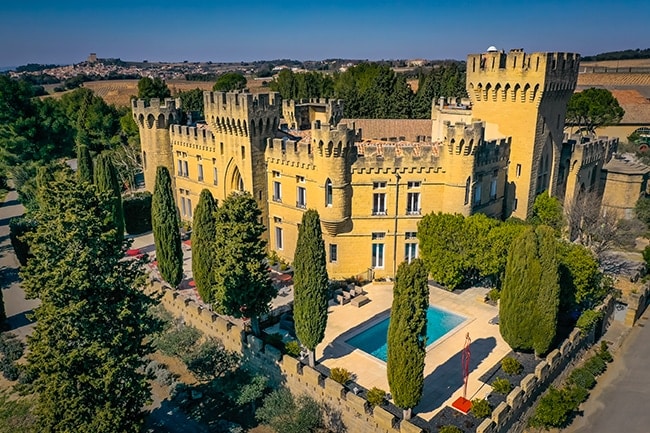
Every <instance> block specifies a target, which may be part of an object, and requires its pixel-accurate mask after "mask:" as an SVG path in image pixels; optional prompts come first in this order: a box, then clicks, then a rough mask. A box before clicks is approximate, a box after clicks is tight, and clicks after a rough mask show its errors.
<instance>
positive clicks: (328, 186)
mask: <svg viewBox="0 0 650 433" xmlns="http://www.w3.org/2000/svg"><path fill="white" fill-rule="evenodd" d="M332 199H333V190H332V181H331V180H329V179H327V182H326V183H325V206H328V207H329V206H332Z"/></svg>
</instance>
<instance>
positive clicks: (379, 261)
mask: <svg viewBox="0 0 650 433" xmlns="http://www.w3.org/2000/svg"><path fill="white" fill-rule="evenodd" d="M372 267H373V268H383V267H384V244H372Z"/></svg>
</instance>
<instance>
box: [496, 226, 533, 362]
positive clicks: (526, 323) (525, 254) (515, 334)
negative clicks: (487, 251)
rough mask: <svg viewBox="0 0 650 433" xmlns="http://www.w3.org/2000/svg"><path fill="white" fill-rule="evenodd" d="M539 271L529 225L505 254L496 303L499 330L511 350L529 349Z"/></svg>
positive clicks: (531, 344)
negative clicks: (498, 299) (501, 280)
mask: <svg viewBox="0 0 650 433" xmlns="http://www.w3.org/2000/svg"><path fill="white" fill-rule="evenodd" d="M541 273H542V269H541V265H540V263H539V260H538V257H537V239H536V236H535V231H534V229H533V228H532V227H527V228H526V230H525V231H524V232H523V233H521V234H520V235H519V237H517V238H516V239H515V241H514V242H513V245H512V248H511V249H510V252H509V253H508V263H507V265H506V274H505V279H504V283H503V288H502V289H501V299H500V302H499V331H500V332H501V336H503V339H504V340H505V341H506V343H508V344H509V345H510V347H512V348H513V349H514V350H532V349H533V331H534V328H535V326H537V323H536V305H535V303H536V302H537V296H536V294H537V293H536V292H537V288H536V287H535V285H536V284H538V283H539V280H540V276H541Z"/></svg>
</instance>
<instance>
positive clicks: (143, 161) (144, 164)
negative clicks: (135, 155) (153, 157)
mask: <svg viewBox="0 0 650 433" xmlns="http://www.w3.org/2000/svg"><path fill="white" fill-rule="evenodd" d="M142 166H143V167H144V169H145V170H146V169H147V152H144V151H143V152H142Z"/></svg>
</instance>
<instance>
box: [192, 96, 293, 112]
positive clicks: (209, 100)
mask: <svg viewBox="0 0 650 433" xmlns="http://www.w3.org/2000/svg"><path fill="white" fill-rule="evenodd" d="M281 101H282V98H280V96H279V94H278V93H275V92H271V93H259V94H252V93H248V92H204V93H203V102H204V105H205V111H206V113H208V112H210V113H214V114H215V115H216V114H217V113H219V114H220V115H232V116H240V117H243V116H247V115H257V114H259V113H274V114H276V115H277V114H279V113H280V108H281Z"/></svg>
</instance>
